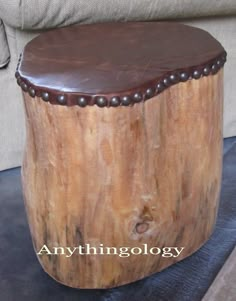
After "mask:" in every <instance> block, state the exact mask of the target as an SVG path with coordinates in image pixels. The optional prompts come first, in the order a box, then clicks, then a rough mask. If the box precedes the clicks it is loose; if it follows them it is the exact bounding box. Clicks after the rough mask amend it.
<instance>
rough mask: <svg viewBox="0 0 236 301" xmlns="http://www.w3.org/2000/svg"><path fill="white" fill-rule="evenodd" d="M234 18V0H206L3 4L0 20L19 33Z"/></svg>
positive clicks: (15, 0) (22, 0)
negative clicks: (97, 24) (90, 25)
mask: <svg viewBox="0 0 236 301" xmlns="http://www.w3.org/2000/svg"><path fill="white" fill-rule="evenodd" d="M233 14H236V1H235V0H227V1H214V5H212V1H206V0H197V1H196V0H145V1H144V0H130V1H127V0H113V1H109V0H90V1H88V0H67V1H65V0H41V1H39V0H11V1H9V0H0V17H1V18H2V19H3V20H4V22H6V23H8V25H10V26H12V27H15V28H20V29H45V28H54V27H59V26H67V25H71V24H74V23H93V22H103V21H111V20H112V21H116V20H117V21H127V20H129V21H132V20H161V19H170V18H172V19H174V18H190V17H199V16H201V17H202V16H211V15H214V16H223V15H233Z"/></svg>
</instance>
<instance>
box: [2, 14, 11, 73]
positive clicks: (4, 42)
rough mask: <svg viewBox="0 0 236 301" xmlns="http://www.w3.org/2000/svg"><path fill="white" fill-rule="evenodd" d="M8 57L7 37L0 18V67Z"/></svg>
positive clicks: (3, 65)
mask: <svg viewBox="0 0 236 301" xmlns="http://www.w3.org/2000/svg"><path fill="white" fill-rule="evenodd" d="M9 59H10V53H9V48H8V44H7V38H6V34H5V29H4V25H3V22H2V20H1V19H0V68H3V67H5V66H6V65H7V64H8V62H9Z"/></svg>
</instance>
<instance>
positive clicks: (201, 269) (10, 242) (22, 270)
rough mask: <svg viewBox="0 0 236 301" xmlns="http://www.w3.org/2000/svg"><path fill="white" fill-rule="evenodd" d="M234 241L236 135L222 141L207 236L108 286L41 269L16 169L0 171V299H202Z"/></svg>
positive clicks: (51, 300)
mask: <svg viewBox="0 0 236 301" xmlns="http://www.w3.org/2000/svg"><path fill="white" fill-rule="evenodd" d="M235 244H236V138H229V139H225V141H224V170H223V183H222V192H221V203H220V209H219V215H218V220H217V225H216V227H215V231H214V233H213V235H212V237H211V238H210V240H209V241H208V242H207V243H206V244H205V245H204V246H203V247H202V248H201V249H200V250H199V251H198V252H196V253H195V254H194V255H192V256H190V257H188V258H187V259H185V260H183V261H182V262H179V263H177V264H175V265H173V266H171V267H170V268H168V269H166V270H164V271H163V272H161V273H157V274H155V275H153V276H151V277H148V278H146V279H144V280H141V281H137V282H135V283H133V284H130V285H126V286H123V287H119V288H115V289H109V290H77V289H71V288H68V287H65V286H63V285H60V284H58V283H57V282H55V281H54V280H52V279H51V278H50V277H49V276H48V275H47V274H46V273H45V272H43V270H42V268H41V266H40V265H39V263H38V261H37V259H36V255H35V253H34V251H33V247H32V243H31V239H30V234H29V229H28V225H27V222H26V216H25V211H24V207H23V200H22V193H21V185H20V169H12V170H8V171H4V172H0V252H1V256H0V301H23V300H24V301H54V300H55V301H64V300H68V301H75V300H76V301H78V300H79V301H90V300H91V301H108V300H109V301H140V300H142V301H200V300H201V298H202V297H203V295H204V294H205V292H206V290H207V289H208V287H209V286H210V284H211V283H212V281H213V280H214V278H215V276H216V275H217V273H218V271H219V270H220V268H221V267H222V265H223V264H224V262H225V260H226V259H227V257H228V256H229V254H230V253H231V251H232V250H233V247H234V246H235ZM224 301H227V300H224Z"/></svg>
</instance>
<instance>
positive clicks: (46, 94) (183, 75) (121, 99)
mask: <svg viewBox="0 0 236 301" xmlns="http://www.w3.org/2000/svg"><path fill="white" fill-rule="evenodd" d="M226 56H227V54H226V52H224V53H223V54H221V55H220V56H218V57H217V58H216V59H214V60H212V61H211V63H208V64H206V65H205V66H201V67H192V68H187V70H177V71H173V72H170V73H168V74H165V75H164V76H163V77H162V78H161V79H158V80H157V81H156V83H155V84H152V85H151V86H150V87H149V88H146V89H142V91H141V89H139V90H138V91H136V92H135V91H134V92H133V93H127V94H126V95H124V94H123V95H113V96H112V95H111V96H109V97H107V96H104V95H86V94H84V95H83V94H80V93H75V94H74V93H73V95H74V96H73V100H72V101H67V99H68V98H70V97H69V96H70V94H71V93H63V94H60V92H59V91H58V94H57V96H56V98H55V97H54V98H53V93H52V92H51V91H50V90H48V91H46V90H43V91H42V89H40V88H37V87H36V86H34V85H32V84H31V83H30V82H29V81H28V80H26V79H24V78H22V77H21V76H20V73H19V66H20V61H21V57H22V55H20V58H19V61H18V64H17V69H16V73H15V77H16V79H17V84H18V85H19V86H20V87H21V88H22V90H23V91H24V92H26V93H29V95H30V96H31V97H32V98H34V97H35V96H38V97H41V98H42V100H43V101H46V102H50V103H52V104H57V105H64V106H65V105H70V106H71V105H77V106H79V107H81V108H84V107H86V106H88V105H97V106H98V107H100V108H103V107H118V106H131V105H134V104H135V103H139V102H141V101H145V100H147V99H150V98H152V97H154V96H156V95H157V94H159V93H161V92H163V91H164V90H165V89H167V88H169V87H170V86H173V85H175V84H177V83H179V82H186V81H187V80H191V79H194V80H197V79H199V78H201V77H203V76H208V75H214V74H216V73H217V72H218V71H219V70H220V69H221V68H222V67H223V66H224V64H225V62H226ZM77 94H78V95H77Z"/></svg>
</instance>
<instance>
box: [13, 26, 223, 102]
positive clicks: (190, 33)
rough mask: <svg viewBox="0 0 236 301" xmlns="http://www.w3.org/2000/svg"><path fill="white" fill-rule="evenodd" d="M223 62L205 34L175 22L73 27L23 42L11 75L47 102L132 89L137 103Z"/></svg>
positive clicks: (125, 92)
mask: <svg viewBox="0 0 236 301" xmlns="http://www.w3.org/2000/svg"><path fill="white" fill-rule="evenodd" d="M225 60H226V53H225V51H224V48H223V47H222V46H221V44H220V43H219V42H218V41H217V40H216V39H214V38H213V37H212V36H211V35H210V34H209V33H207V32H205V31H203V30H201V29H198V28H194V27H190V26H187V25H183V24H180V23H173V22H172V23H168V22H127V23H104V24H92V25H76V26H71V27H65V28H61V29H56V30H53V31H50V32H46V33H43V34H41V35H40V36H38V37H36V38H35V39H34V40H32V41H31V42H30V43H28V45H27V46H26V47H25V49H24V51H23V54H22V57H21V60H20V63H19V66H18V70H17V73H16V77H17V78H18V82H19V84H20V85H21V86H22V88H23V90H25V91H30V89H31V92H32V91H33V92H32V93H31V94H32V95H33V96H34V94H36V95H37V96H41V95H42V93H48V95H49V96H50V101H51V102H52V103H55V102H56V101H57V99H59V98H58V97H60V96H61V100H64V104H67V105H72V104H75V102H76V101H77V98H78V97H85V98H86V97H87V101H88V103H89V104H94V103H95V102H96V97H104V98H106V104H109V102H110V100H111V98H112V97H120V98H122V97H123V98H124V97H126V98H127V97H128V98H130V99H132V97H133V96H134V95H135V94H137V93H138V94H137V95H138V96H139V97H138V96H137V95H136V102H138V98H139V99H141V98H142V100H143V99H145V98H150V97H152V96H153V95H155V94H157V93H159V92H161V90H163V89H164V88H165V87H167V86H170V85H171V84H174V83H177V82H179V81H185V80H188V79H192V78H195V79H197V78H199V77H201V76H204V75H209V74H214V73H216V72H217V71H218V70H219V69H220V68H221V67H222V66H223V64H224V62H225ZM171 76H172V77H171ZM158 84H159V88H160V89H159V88H158ZM63 97H64V98H63ZM65 99H66V100H65ZM133 99H135V98H133ZM59 102H60V101H59ZM61 104H63V101H61ZM128 104H129V103H128Z"/></svg>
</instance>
